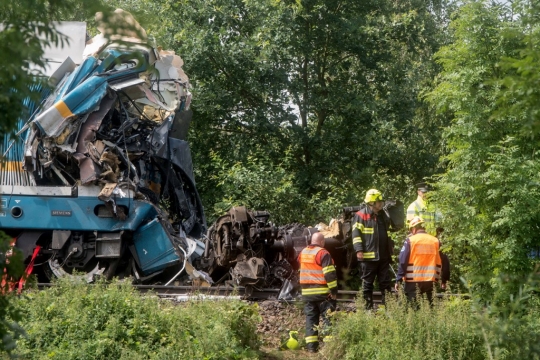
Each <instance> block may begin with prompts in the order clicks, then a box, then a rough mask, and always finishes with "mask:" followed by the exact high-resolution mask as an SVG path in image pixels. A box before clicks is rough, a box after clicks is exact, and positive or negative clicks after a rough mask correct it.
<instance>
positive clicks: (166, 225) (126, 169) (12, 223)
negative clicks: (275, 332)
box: [0, 10, 207, 281]
mask: <svg viewBox="0 0 540 360" xmlns="http://www.w3.org/2000/svg"><path fill="white" fill-rule="evenodd" d="M116 13H117V17H118V19H120V20H122V19H123V20H124V21H126V22H127V23H129V24H134V23H135V24H136V22H135V20H134V19H133V18H132V17H131V15H130V14H129V13H125V12H123V11H121V10H120V11H117V12H116ZM140 30H141V31H138V32H135V33H129V34H127V35H126V34H123V35H121V36H117V37H115V38H114V40H111V39H110V38H105V36H103V34H100V35H98V36H96V37H94V38H93V39H91V40H90V41H88V42H87V44H86V45H87V46H86V49H85V53H86V56H85V58H84V60H83V61H82V62H81V63H80V64H78V65H77V64H75V63H74V61H73V60H71V59H70V58H67V59H66V60H65V61H64V62H63V63H62V64H61V65H60V66H59V67H58V69H57V70H56V71H55V72H54V74H53V76H52V77H51V79H52V80H53V81H54V82H55V83H54V85H55V86H54V88H53V89H52V91H47V92H44V99H43V102H42V104H41V105H40V106H39V107H38V109H37V111H36V113H35V114H34V115H33V116H32V117H31V118H30V119H28V121H26V122H21V124H20V129H19V131H18V136H19V138H20V140H19V141H12V142H9V143H5V144H4V148H3V149H2V153H3V154H4V157H3V159H2V163H1V170H0V171H1V178H2V183H1V185H0V196H1V203H0V204H1V205H0V206H1V208H0V229H1V230H3V231H4V232H6V233H8V234H9V235H11V236H12V237H13V238H14V239H15V240H16V247H18V248H19V249H21V250H22V252H23V255H24V257H25V259H26V260H27V262H29V263H32V264H34V265H33V266H35V267H36V266H38V265H40V266H42V267H43V268H44V269H45V271H44V272H43V273H44V274H46V275H47V276H48V277H49V278H50V277H58V276H65V275H66V274H72V273H73V272H74V271H77V272H80V273H83V274H85V275H84V276H86V278H87V279H88V281H91V280H92V279H93V278H94V277H95V275H102V276H106V277H111V276H113V275H123V274H125V275H133V276H135V278H138V279H140V280H144V279H147V278H150V277H155V276H156V275H157V274H160V273H162V272H163V271H166V270H167V269H172V271H171V273H174V272H175V268H176V267H181V266H182V265H183V264H184V263H185V261H186V260H187V259H188V258H190V257H197V256H199V255H200V254H202V251H203V248H202V246H203V243H201V242H200V241H199V240H197V239H199V238H200V237H201V236H202V235H203V234H204V233H205V232H206V230H207V229H206V220H205V216H204V210H203V207H202V204H201V201H200V198H199V195H198V193H197V190H196V186H195V180H194V176H193V168H192V162H191V154H190V149H189V145H188V143H187V142H186V140H185V135H186V132H187V128H188V126H189V121H190V119H191V114H190V110H189V105H190V101H191V94H190V92H189V79H188V78H187V76H186V75H185V74H184V72H183V70H182V64H183V63H182V59H181V58H180V57H179V56H177V55H175V54H174V52H170V51H162V50H158V49H156V48H154V47H152V46H150V45H148V42H147V41H146V38H145V34H144V30H142V29H140ZM36 249H38V251H36Z"/></svg>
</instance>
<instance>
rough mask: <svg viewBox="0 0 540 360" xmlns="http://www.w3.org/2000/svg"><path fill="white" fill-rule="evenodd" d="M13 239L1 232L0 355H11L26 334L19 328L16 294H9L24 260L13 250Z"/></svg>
mask: <svg viewBox="0 0 540 360" xmlns="http://www.w3.org/2000/svg"><path fill="white" fill-rule="evenodd" d="M10 243H11V238H9V237H8V236H7V235H6V234H4V233H3V232H1V231H0V282H4V281H5V284H2V285H1V286H0V354H1V353H2V352H7V353H8V354H11V353H12V352H13V350H14V349H15V340H16V339H17V338H18V337H19V336H20V335H21V334H24V331H23V330H22V329H21V327H20V326H19V324H18V322H19V321H21V319H22V317H21V313H20V311H19V310H18V309H17V308H16V306H15V304H14V301H15V299H14V297H15V296H14V294H12V293H10V292H9V281H10V280H11V279H13V278H14V279H18V278H19V277H20V276H21V274H22V273H23V268H22V258H21V254H20V253H19V252H18V251H13V249H11V244H10Z"/></svg>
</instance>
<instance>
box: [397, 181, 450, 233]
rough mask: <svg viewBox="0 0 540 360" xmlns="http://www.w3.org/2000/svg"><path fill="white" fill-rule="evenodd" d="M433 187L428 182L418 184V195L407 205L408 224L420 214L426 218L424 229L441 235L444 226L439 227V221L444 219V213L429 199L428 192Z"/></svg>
mask: <svg viewBox="0 0 540 360" xmlns="http://www.w3.org/2000/svg"><path fill="white" fill-rule="evenodd" d="M430 191H431V187H430V186H429V185H428V184H426V183H419V184H416V193H417V194H418V197H417V198H416V200H415V201H413V202H412V203H411V204H410V205H409V207H407V224H406V225H409V223H410V222H411V220H412V218H413V217H415V216H418V217H420V218H422V219H423V220H424V229H425V230H426V232H427V233H428V234H430V235H433V236H439V233H440V232H442V228H439V227H438V226H439V223H440V221H441V220H442V219H441V218H442V215H441V213H440V212H439V211H437V209H435V207H434V206H433V204H432V203H430V201H429V199H428V193H429V192H430Z"/></svg>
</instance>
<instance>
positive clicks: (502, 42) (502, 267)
mask: <svg viewBox="0 0 540 360" xmlns="http://www.w3.org/2000/svg"><path fill="white" fill-rule="evenodd" d="M517 3H520V4H526V3H527V2H525V1H523V2H520V1H518V2H517ZM525 8H526V7H521V8H520V7H519V6H516V7H514V8H513V9H510V8H507V7H505V6H500V5H488V4H486V3H484V2H479V1H468V2H467V3H466V4H465V5H464V6H463V7H462V8H460V10H459V12H458V13H457V16H456V18H455V19H454V20H453V21H452V24H451V27H452V30H453V36H454V41H453V42H452V43H451V44H450V45H448V46H445V47H443V48H442V49H441V50H440V51H439V52H438V54H437V59H438V62H439V63H440V64H441V65H442V66H443V71H442V72H441V74H440V76H439V78H438V81H437V82H438V84H437V87H436V88H435V90H434V91H433V92H431V93H430V94H429V96H428V98H429V100H430V102H431V103H432V104H433V105H434V106H435V107H436V108H437V109H438V110H439V111H440V112H443V113H446V114H450V116H451V117H452V122H451V124H450V125H449V126H447V127H446V128H445V129H444V130H443V138H444V142H445V147H446V152H447V155H446V156H445V157H444V159H443V161H444V164H445V165H446V166H447V170H446V172H445V173H444V174H443V175H441V176H440V177H439V178H438V183H437V185H438V189H439V191H438V192H437V194H436V200H437V201H438V203H439V205H440V206H441V207H442V211H443V213H444V214H445V229H446V232H445V233H446V234H447V235H446V237H445V239H446V240H445V242H446V244H447V247H448V248H449V249H450V250H451V252H452V255H453V258H454V259H456V260H457V261H456V262H457V266H456V267H457V269H459V270H460V272H461V274H462V275H465V276H467V278H468V279H469V280H470V281H473V282H476V284H478V287H477V288H475V289H477V290H480V291H481V292H482V294H483V295H484V296H486V299H488V298H491V299H492V297H493V296H494V294H495V293H496V290H501V289H500V287H503V288H505V290H508V291H515V290H516V289H517V286H519V281H512V280H511V279H512V277H514V276H515V277H517V278H518V279H520V278H521V277H523V276H526V275H528V274H529V273H530V271H531V270H532V267H533V264H534V262H535V261H536V260H534V259H532V258H531V257H530V254H531V252H532V251H533V250H535V249H536V250H537V249H538V247H539V246H540V236H539V235H538V234H539V232H538V231H537V230H538V223H539V220H540V211H539V210H538V206H537V204H538V201H540V189H539V187H538V185H537V184H539V182H538V176H539V175H538V174H539V170H540V162H539V161H538V160H537V155H536V154H537V151H538V150H537V142H536V141H532V140H531V137H530V136H529V135H527V134H525V133H524V132H523V131H522V130H523V126H524V125H525V124H528V123H530V122H529V121H528V119H529V118H530V117H529V116H530V115H529V114H531V112H532V111H534V109H535V107H538V105H535V106H530V104H527V101H528V100H527V99H526V98H525V97H524V95H526V94H531V93H534V92H535V91H536V89H535V88H534V87H533V83H531V82H529V80H531V79H532V78H534V76H536V75H534V74H533V73H531V72H528V73H527V72H524V71H520V70H519V67H518V66H516V64H518V63H520V62H527V59H528V58H529V56H530V46H529V45H530V44H528V42H529V41H530V39H528V36H526V34H527V33H531V30H533V32H534V29H537V28H538V25H539V24H540V23H539V22H538V20H535V21H534V22H533V23H530V20H527V21H525V20H526V19H530V18H529V17H527V16H526V15H527V13H526V12H520V11H521V10H523V9H525ZM512 11H514V12H512ZM515 11H518V12H515ZM536 51H538V50H536ZM509 59H515V60H512V61H510V60H509ZM505 64H506V65H505ZM516 69H517V71H516ZM509 79H512V80H509ZM517 79H520V81H521V85H522V86H524V88H522V89H519V91H517V89H516V88H515V83H513V82H512V81H517ZM526 86H530V90H529V88H527V87H526ZM520 102H521V103H520ZM514 104H515V105H517V104H520V105H521V106H520V107H517V106H514ZM475 276H476V277H477V278H475ZM500 276H506V277H503V278H504V279H506V280H505V281H503V282H502V283H501V282H499V281H498V279H499V277H500ZM479 279H481V281H478V280H479ZM497 293H498V294H499V295H500V296H501V297H505V296H506V294H507V293H506V292H505V291H498V292H497Z"/></svg>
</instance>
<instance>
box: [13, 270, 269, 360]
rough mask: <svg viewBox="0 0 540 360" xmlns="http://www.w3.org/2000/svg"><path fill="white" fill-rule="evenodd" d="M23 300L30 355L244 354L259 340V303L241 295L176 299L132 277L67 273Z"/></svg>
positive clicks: (23, 344)
mask: <svg viewBox="0 0 540 360" xmlns="http://www.w3.org/2000/svg"><path fill="white" fill-rule="evenodd" d="M17 305H18V307H19V309H21V311H23V312H24V317H25V320H24V321H23V322H22V324H21V325H22V326H23V327H24V328H25V329H26V332H27V336H26V337H25V338H24V339H21V340H19V341H18V346H17V353H18V354H19V355H20V356H21V357H22V358H25V359H45V358H47V359H245V358H253V357H255V355H256V350H257V349H258V346H259V343H258V338H257V335H256V332H255V331H256V322H257V321H258V320H259V316H258V312H257V309H256V307H255V306H253V305H248V304H245V303H242V302H240V301H190V302H188V303H185V304H182V305H175V304H173V303H171V302H168V301H161V300H159V299H158V298H155V297H149V296H141V295H140V294H139V293H138V292H136V291H135V290H134V289H133V288H132V287H131V286H130V285H129V284H121V283H113V284H104V283H98V284H96V285H87V284H74V283H72V282H69V281H67V280H66V281H60V282H59V283H58V284H56V286H55V287H53V288H52V289H49V290H46V291H39V292H38V291H36V292H28V293H26V296H24V297H22V298H20V300H19V302H18V304H17Z"/></svg>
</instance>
